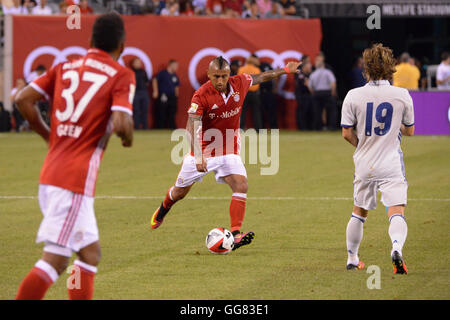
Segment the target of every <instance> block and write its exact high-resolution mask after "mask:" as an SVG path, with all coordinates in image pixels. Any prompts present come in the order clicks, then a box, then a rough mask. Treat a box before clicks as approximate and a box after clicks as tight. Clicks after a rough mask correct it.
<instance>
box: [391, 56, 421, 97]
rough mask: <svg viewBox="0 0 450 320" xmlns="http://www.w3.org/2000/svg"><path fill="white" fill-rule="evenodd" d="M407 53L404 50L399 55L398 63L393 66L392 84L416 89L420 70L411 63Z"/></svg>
mask: <svg viewBox="0 0 450 320" xmlns="http://www.w3.org/2000/svg"><path fill="white" fill-rule="evenodd" d="M410 59H411V57H410V55H409V53H407V52H404V53H402V55H401V56H400V64H398V65H397V66H396V67H395V70H396V71H395V73H394V74H393V76H392V77H393V80H394V81H393V84H394V86H396V87H400V88H405V89H411V90H416V89H418V88H419V79H420V71H419V69H418V68H417V67H416V66H415V65H413V64H411V61H410Z"/></svg>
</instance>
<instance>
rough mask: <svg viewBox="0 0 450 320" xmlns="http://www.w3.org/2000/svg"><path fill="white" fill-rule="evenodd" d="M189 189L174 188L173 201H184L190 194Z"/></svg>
mask: <svg viewBox="0 0 450 320" xmlns="http://www.w3.org/2000/svg"><path fill="white" fill-rule="evenodd" d="M188 192H189V189H188V188H177V187H175V188H173V190H172V198H173V199H172V200H173V201H178V200H181V199H183V198H184V197H186V195H187V194H188Z"/></svg>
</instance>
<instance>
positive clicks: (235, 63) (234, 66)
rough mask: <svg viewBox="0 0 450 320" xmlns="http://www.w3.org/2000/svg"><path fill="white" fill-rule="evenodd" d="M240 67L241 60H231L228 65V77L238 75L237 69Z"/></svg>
mask: <svg viewBox="0 0 450 320" xmlns="http://www.w3.org/2000/svg"><path fill="white" fill-rule="evenodd" d="M240 67H241V60H237V59H236V60H232V61H231V63H230V70H231V73H230V76H235V75H237V74H238V71H239V68H240Z"/></svg>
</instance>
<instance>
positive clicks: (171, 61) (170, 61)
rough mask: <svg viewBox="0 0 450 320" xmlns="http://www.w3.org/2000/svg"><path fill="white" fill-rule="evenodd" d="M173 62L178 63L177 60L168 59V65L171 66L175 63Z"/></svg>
mask: <svg viewBox="0 0 450 320" xmlns="http://www.w3.org/2000/svg"><path fill="white" fill-rule="evenodd" d="M175 62H176V63H178V61H177V60H175V59H170V60H169V65H171V64H172V63H175Z"/></svg>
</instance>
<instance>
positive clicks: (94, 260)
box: [78, 245, 102, 267]
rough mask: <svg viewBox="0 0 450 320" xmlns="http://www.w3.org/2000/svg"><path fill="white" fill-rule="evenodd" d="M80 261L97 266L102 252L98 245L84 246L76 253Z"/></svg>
mask: <svg viewBox="0 0 450 320" xmlns="http://www.w3.org/2000/svg"><path fill="white" fill-rule="evenodd" d="M78 257H79V259H80V261H82V262H84V263H87V264H88V265H91V266H94V267H95V266H97V265H98V264H99V263H100V259H101V257H102V252H101V249H100V246H99V245H96V246H92V247H89V248H84V249H82V250H81V251H80V252H79V253H78Z"/></svg>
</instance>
